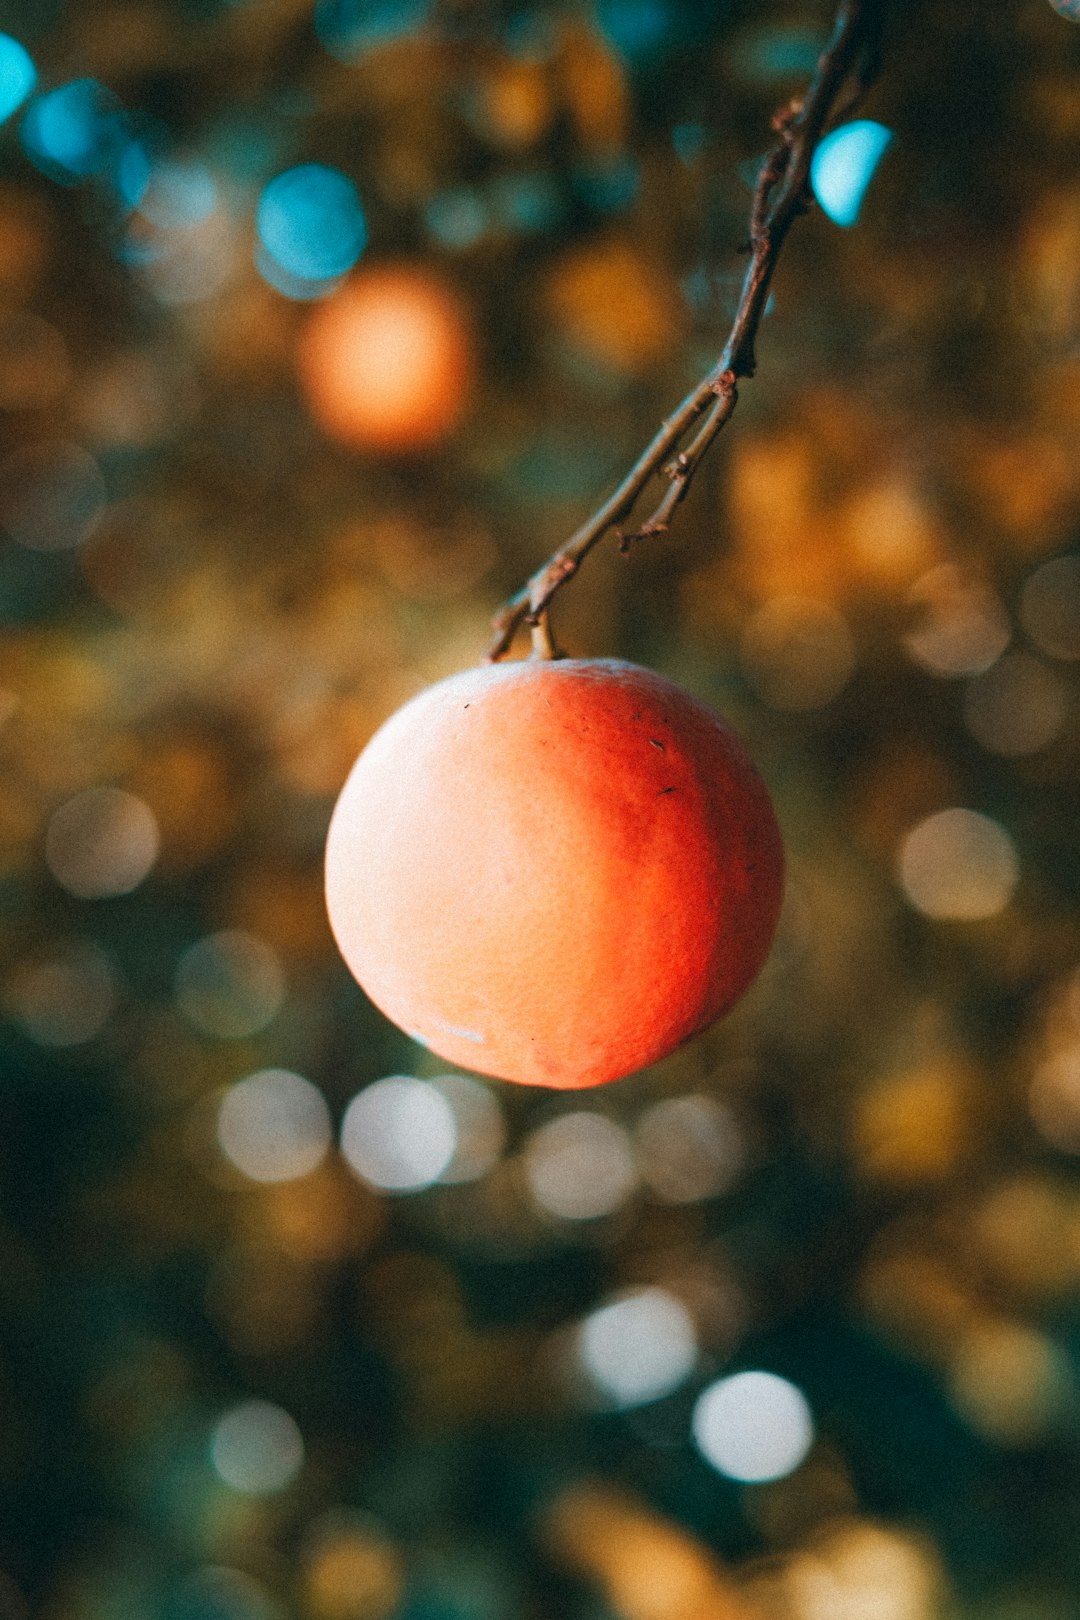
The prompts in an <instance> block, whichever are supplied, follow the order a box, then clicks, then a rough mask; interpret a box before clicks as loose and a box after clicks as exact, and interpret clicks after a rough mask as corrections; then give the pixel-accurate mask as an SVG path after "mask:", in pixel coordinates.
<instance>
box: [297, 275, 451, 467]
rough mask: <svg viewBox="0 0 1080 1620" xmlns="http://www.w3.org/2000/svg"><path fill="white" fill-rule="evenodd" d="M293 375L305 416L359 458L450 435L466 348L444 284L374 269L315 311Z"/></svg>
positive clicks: (421, 446) (414, 446)
mask: <svg viewBox="0 0 1080 1620" xmlns="http://www.w3.org/2000/svg"><path fill="white" fill-rule="evenodd" d="M297 366H298V371H299V377H300V383H301V386H302V388H303V390H304V394H305V396H306V398H307V401H308V404H309V406H310V408H311V411H312V414H313V416H314V417H315V419H316V421H317V422H318V423H319V425H320V426H321V427H322V428H323V429H324V431H325V432H326V433H328V434H329V436H330V437H331V438H332V439H336V440H339V441H340V442H341V443H342V444H345V445H350V446H353V447H355V448H357V449H371V450H377V451H384V452H391V453H394V452H402V451H409V450H419V449H424V448H426V447H428V446H431V445H434V444H436V443H438V441H439V440H441V439H443V438H445V437H446V436H447V434H449V433H450V432H452V431H453V429H454V428H455V427H456V426H457V425H458V422H459V420H460V418H461V416H462V413H463V411H464V409H465V405H466V402H467V398H468V394H469V389H470V384H471V379H472V372H473V358H472V343H471V339H470V336H469V333H468V329H467V326H466V324H465V320H464V316H463V314H462V311H461V308H460V306H459V304H458V302H457V300H456V299H455V298H454V297H453V296H452V295H451V293H450V292H449V291H448V289H447V288H446V287H445V286H444V285H443V284H442V282H440V281H439V280H437V279H436V277H434V276H433V275H432V274H431V273H430V272H429V271H427V270H423V269H419V268H413V267H412V266H408V265H380V266H379V267H377V268H375V269H372V270H368V271H362V272H358V273H357V275H356V276H354V277H353V278H352V279H351V280H350V281H349V282H348V283H347V284H346V285H345V286H344V287H343V288H342V289H341V291H340V292H338V293H336V294H335V295H334V296H333V297H332V298H330V299H328V300H327V301H326V302H325V303H323V304H320V305H319V306H318V307H317V308H316V310H315V311H314V313H313V314H312V316H311V318H310V320H309V323H308V326H307V328H306V330H305V332H304V333H303V335H302V337H301V340H300V344H299V347H298V350H297Z"/></svg>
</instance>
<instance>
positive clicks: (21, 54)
mask: <svg viewBox="0 0 1080 1620" xmlns="http://www.w3.org/2000/svg"><path fill="white" fill-rule="evenodd" d="M36 83H37V68H36V67H35V66H34V59H33V57H32V56H31V55H30V52H29V51H28V50H27V49H26V46H25V45H21V44H20V43H19V41H18V40H17V39H12V37H11V35H10V34H0V123H2V122H3V120H4V119H5V118H10V117H11V115H12V113H13V112H15V111H16V110H17V109H18V108H19V107H21V106H22V104H23V102H24V101H25V100H26V98H27V96H28V95H29V94H30V92H31V91H32V90H33V88H34V86H35V84H36Z"/></svg>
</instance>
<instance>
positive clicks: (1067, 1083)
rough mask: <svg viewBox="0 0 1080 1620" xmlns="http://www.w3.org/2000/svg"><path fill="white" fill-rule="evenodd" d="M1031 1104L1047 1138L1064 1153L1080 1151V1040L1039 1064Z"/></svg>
mask: <svg viewBox="0 0 1080 1620" xmlns="http://www.w3.org/2000/svg"><path fill="white" fill-rule="evenodd" d="M1029 1106H1030V1108H1031V1114H1032V1118H1033V1119H1034V1121H1035V1123H1036V1125H1037V1126H1038V1128H1039V1130H1040V1131H1041V1132H1042V1134H1043V1136H1044V1137H1045V1138H1046V1140H1047V1141H1048V1142H1050V1143H1052V1145H1053V1146H1054V1147H1056V1148H1059V1149H1060V1150H1061V1151H1062V1152H1063V1153H1080V1040H1077V1041H1076V1043H1075V1044H1074V1045H1069V1046H1062V1047H1060V1048H1059V1049H1058V1050H1057V1051H1055V1052H1053V1053H1052V1054H1051V1055H1050V1056H1049V1057H1048V1058H1046V1059H1045V1060H1044V1061H1043V1062H1042V1063H1040V1064H1038V1066H1037V1067H1036V1069H1035V1072H1034V1074H1033V1075H1032V1079H1031V1089H1030V1093H1029Z"/></svg>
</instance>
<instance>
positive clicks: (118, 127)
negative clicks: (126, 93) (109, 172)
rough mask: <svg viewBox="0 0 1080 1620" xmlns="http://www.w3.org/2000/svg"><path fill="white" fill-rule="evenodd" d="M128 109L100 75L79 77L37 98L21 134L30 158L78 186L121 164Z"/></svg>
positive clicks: (63, 179)
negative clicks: (100, 80)
mask: <svg viewBox="0 0 1080 1620" xmlns="http://www.w3.org/2000/svg"><path fill="white" fill-rule="evenodd" d="M124 129H125V114H124V109H123V107H122V106H121V104H120V101H119V99H118V98H117V97H116V96H115V95H114V94H113V92H112V91H111V90H108V89H106V87H105V86H104V85H103V84H99V83H98V81H97V80H96V79H73V80H72V81H71V82H70V83H69V84H63V85H61V86H60V87H59V88H58V89H56V90H50V91H49V92H48V93H47V94H46V95H43V96H38V97H36V98H35V100H33V101H31V103H30V105H29V106H28V108H27V110H26V114H25V116H24V118H23V121H22V127H21V130H20V134H21V137H22V143H23V147H24V149H25V151H26V155H27V156H28V157H29V159H30V161H31V162H32V163H34V164H36V165H37V167H38V168H39V169H41V170H42V171H43V172H44V173H45V174H47V175H48V176H49V177H50V179H53V180H58V181H60V182H61V183H62V184H68V185H71V184H74V183H76V182H77V181H79V180H85V179H87V178H88V177H89V176H91V175H96V174H100V173H101V171H102V170H103V169H106V168H108V167H109V166H110V165H111V164H113V163H115V162H116V161H117V159H118V157H119V155H120V151H121V147H122V143H123V139H124Z"/></svg>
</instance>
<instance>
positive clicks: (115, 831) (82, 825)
mask: <svg viewBox="0 0 1080 1620" xmlns="http://www.w3.org/2000/svg"><path fill="white" fill-rule="evenodd" d="M159 849H160V837H159V834H158V825H157V822H156V820H155V819H154V813H153V811H152V810H151V809H150V806H149V805H148V804H146V803H144V801H143V800H142V799H140V798H137V797H136V796H135V794H134V793H125V792H124V790H123V789H122V788H112V787H100V788H87V789H86V790H85V792H82V793H77V794H76V795H75V796H74V798H71V799H67V800H66V801H65V802H64V803H63V804H62V805H61V806H60V807H59V809H57V810H54V811H53V814H52V816H51V817H50V819H49V825H48V827H47V829H46V832H45V859H46V861H47V862H48V866H49V870H50V871H51V873H52V875H53V877H54V878H55V879H56V881H57V883H59V885H60V887H61V888H63V889H66V890H67V891H68V893H69V894H73V895H75V896H77V898H78V899H80V900H100V899H105V898H107V897H109V896H113V895H121V894H130V893H131V892H132V890H133V889H137V888H138V887H139V884H140V883H142V882H143V880H144V879H145V878H146V877H147V876H148V875H149V873H150V871H151V869H152V867H153V866H154V863H155V861H156V860H157V858H158V853H159Z"/></svg>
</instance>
